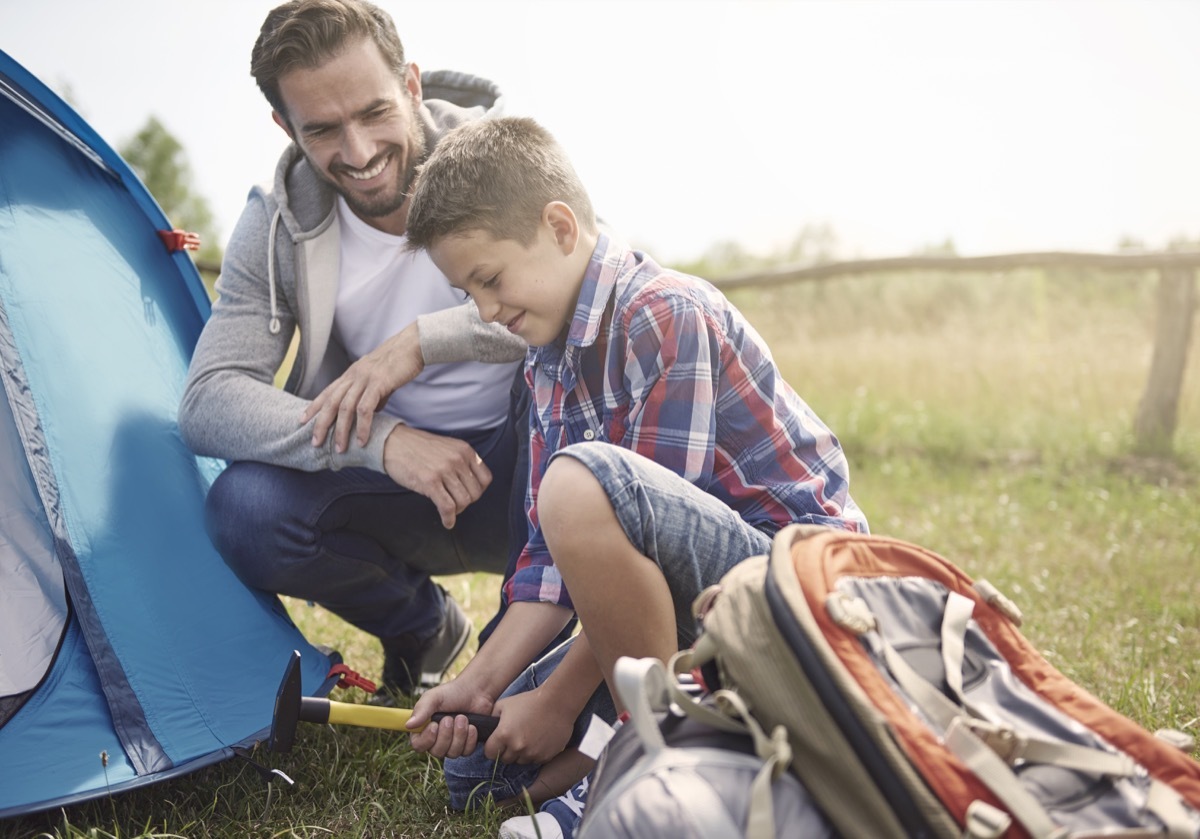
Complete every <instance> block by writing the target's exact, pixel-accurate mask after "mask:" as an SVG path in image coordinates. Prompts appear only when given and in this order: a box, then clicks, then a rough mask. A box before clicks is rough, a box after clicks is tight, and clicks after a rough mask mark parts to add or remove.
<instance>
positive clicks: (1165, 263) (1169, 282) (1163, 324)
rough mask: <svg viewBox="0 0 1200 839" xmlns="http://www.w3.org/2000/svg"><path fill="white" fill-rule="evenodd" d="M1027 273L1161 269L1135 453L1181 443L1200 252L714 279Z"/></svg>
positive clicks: (1048, 256)
mask: <svg viewBox="0 0 1200 839" xmlns="http://www.w3.org/2000/svg"><path fill="white" fill-rule="evenodd" d="M1021 268H1075V269H1080V268H1090V269H1098V270H1104V271H1144V270H1155V271H1157V272H1158V293H1157V295H1156V302H1155V329H1154V355H1153V357H1152V358H1151V360H1150V370H1149V372H1148V373H1147V376H1146V386H1145V389H1144V390H1143V392H1142V398H1141V400H1140V401H1139V402H1138V407H1137V414H1136V417H1135V419H1134V425H1133V434H1134V448H1135V450H1136V451H1138V452H1139V453H1141V454H1167V453H1169V452H1170V451H1171V450H1172V448H1173V446H1174V437H1175V428H1176V426H1177V424H1178V421H1179V399H1180V395H1181V393H1182V392H1183V380H1184V375H1185V373H1186V372H1187V358H1188V349H1189V344H1190V342H1191V334H1192V322H1193V320H1194V319H1195V318H1194V315H1195V311H1196V269H1197V268H1200V253H1184V252H1162V253H1137V254H1099V253H1072V252H1068V251H1048V252H1041V253H1008V254H996V255H993V256H901V257H891V258H887V259H858V260H851V261H847V262H830V263H826V264H824V265H805V266H791V267H789V266H782V267H777V268H772V269H769V270H760V271H749V272H745V273H742V274H733V275H729V276H726V277H720V278H717V279H715V280H713V284H714V285H716V286H717V287H718V288H720V289H722V290H725V291H730V290H733V289H742V288H771V287H777V286H782V285H787V284H790V283H796V282H804V281H812V280H826V279H832V278H834V277H850V276H862V275H866V274H895V273H899V272H903V271H946V272H967V271H970V272H981V271H996V272H998V271H1013V270H1017V269H1021Z"/></svg>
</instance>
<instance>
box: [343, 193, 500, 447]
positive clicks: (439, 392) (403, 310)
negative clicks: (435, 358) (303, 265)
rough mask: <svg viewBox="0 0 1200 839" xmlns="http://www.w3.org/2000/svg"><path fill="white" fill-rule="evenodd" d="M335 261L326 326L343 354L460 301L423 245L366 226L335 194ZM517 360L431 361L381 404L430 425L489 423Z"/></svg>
mask: <svg viewBox="0 0 1200 839" xmlns="http://www.w3.org/2000/svg"><path fill="white" fill-rule="evenodd" d="M338 221H339V222H340V224H341V251H342V252H341V266H340V274H339V278H338V292H337V309H336V311H335V313H334V318H333V328H334V333H335V335H336V337H337V338H338V340H339V341H341V344H342V346H343V347H345V348H346V352H348V353H349V354H350V358H351V360H357V359H358V358H360V357H362V356H364V355H366V354H367V353H369V352H370V351H371V350H373V349H374V348H375V347H377V346H379V344H381V343H382V342H383V341H385V340H387V339H388V338H390V337H392V336H393V335H395V334H396V333H397V332H399V331H400V330H402V329H403V328H404V327H406V326H408V325H409V324H410V323H412V322H413V321H414V320H416V319H417V315H422V314H426V313H428V312H436V311H440V310H442V309H448V308H451V307H453V306H460V305H462V304H463V303H464V302H466V299H467V298H466V295H465V294H464V293H463V292H461V291H459V290H458V289H456V288H454V287H453V286H451V285H450V283H448V282H447V281H446V278H445V276H443V274H442V272H440V271H439V270H438V269H437V266H435V265H434V264H433V261H432V260H431V259H430V258H429V254H427V253H426V252H425V251H416V252H414V251H409V250H406V249H405V247H404V246H405V242H406V241H407V240H406V238H405V237H404V236H393V235H391V234H390V233H384V232H383V231H381V230H376V229H375V228H374V227H371V226H370V225H368V224H367V223H366V222H364V221H363V220H362V219H360V218H359V217H358V216H356V215H354V212H353V211H352V210H351V209H350V208H349V207H348V206H347V205H346V202H345V201H344V200H343V199H342V198H340V197H339V198H338ZM518 364H520V362H512V363H508V364H484V363H482V362H478V361H471V362H466V363H463V364H432V365H430V366H428V367H426V368H425V369H424V370H423V371H422V372H421V374H420V375H419V376H417V377H416V378H415V379H413V380H412V381H411V382H409V383H408V384H407V385H405V386H404V387H402V388H400V389H399V390H397V391H396V392H395V393H393V394H392V397H391V398H390V399H389V400H388V402H387V405H386V406H385V407H384V408H383V410H384V411H386V412H387V413H389V414H391V415H392V416H396V417H399V418H400V419H401V420H403V421H404V422H405V423H406V424H408V425H411V426H414V427H416V428H424V429H427V430H430V431H462V430H467V429H485V428H495V427H496V426H498V425H500V424H501V423H503V422H504V419H505V416H506V414H507V412H508V400H509V391H510V389H511V387H512V382H513V375H514V372H515V370H516V368H517V365H518Z"/></svg>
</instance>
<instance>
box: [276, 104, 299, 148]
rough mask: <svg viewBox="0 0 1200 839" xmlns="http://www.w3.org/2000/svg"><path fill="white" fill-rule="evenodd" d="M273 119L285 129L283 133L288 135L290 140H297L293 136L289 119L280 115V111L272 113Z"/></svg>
mask: <svg viewBox="0 0 1200 839" xmlns="http://www.w3.org/2000/svg"><path fill="white" fill-rule="evenodd" d="M271 119H273V120H275V124H276V125H278V126H279V127H280V128H282V129H283V132H284V133H285V134H287V135H288V139H289V140H293V141H294V140H295V139H296V138H295V136H294V135H293V134H292V127H291V126H290V125H288V121H287V117H285V116H284V115H283V114H281V113H279V111H271Z"/></svg>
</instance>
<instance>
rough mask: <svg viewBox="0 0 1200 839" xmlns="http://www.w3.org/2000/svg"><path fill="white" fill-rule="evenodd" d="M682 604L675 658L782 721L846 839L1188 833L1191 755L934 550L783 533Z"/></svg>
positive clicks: (819, 799)
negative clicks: (688, 605)
mask: <svg viewBox="0 0 1200 839" xmlns="http://www.w3.org/2000/svg"><path fill="white" fill-rule="evenodd" d="M694 610H695V612H696V613H697V617H698V618H699V620H700V621H701V626H702V631H701V634H700V636H699V638H698V640H697V642H696V644H695V645H694V647H693V649H692V650H690V651H688V652H686V653H683V654H681V655H680V656H679V657H678V660H677V661H675V662H674V663H673V669H675V670H676V671H677V672H687V671H689V670H691V669H692V668H697V669H698V670H699V671H700V672H701V673H702V674H703V682H704V683H705V684H706V685H707V686H708V687H709V688H711V689H713V690H714V691H715V693H716V695H722V694H731V695H736V696H737V697H738V701H737V703H734V704H736V705H737V706H738V708H739V709H744V710H747V711H748V713H749V715H750V716H752V717H753V718H754V720H756V722H757V724H758V725H759V726H761V728H763V729H766V730H771V731H773V732H774V731H779V730H783V731H785V732H786V739H787V742H788V745H789V746H790V748H791V751H792V760H791V762H790V766H791V771H792V772H793V773H795V774H796V775H797V777H799V778H800V780H801V782H802V783H803V785H804V787H805V789H806V790H807V791H808V793H809V794H810V795H811V796H812V799H813V800H814V801H815V802H816V804H817V805H818V806H819V807H820V809H821V811H822V812H823V813H824V814H825V816H826V817H827V818H828V819H829V821H830V822H831V823H832V824H833V826H834V827H835V828H836V829H837V831H838V832H839V833H841V834H842V835H844V836H847V837H850V836H863V837H872V839H874V837H879V838H880V839H911V837H936V838H937V839H959V837H969V839H994V837H1001V836H1013V837H1037V839H1085V837H1086V839H1095V837H1122V839H1148V838H1149V837H1169V839H1196V837H1200V810H1198V808H1200V763H1197V762H1196V761H1195V760H1193V759H1192V758H1191V757H1190V756H1188V755H1187V754H1186V753H1185V752H1184V751H1183V750H1181V749H1180V748H1179V747H1178V745H1179V744H1178V743H1175V744H1172V742H1171V741H1170V738H1166V737H1162V736H1156V735H1154V734H1152V733H1151V732H1149V731H1147V730H1145V729H1144V728H1142V727H1141V726H1139V725H1138V724H1137V723H1136V722H1134V721H1132V720H1130V719H1128V718H1126V717H1124V716H1122V715H1121V714H1119V713H1117V712H1116V711H1114V710H1113V709H1111V708H1109V707H1107V706H1106V705H1104V704H1103V703H1101V702H1100V701H1099V700H1098V699H1096V698H1095V697H1093V696H1091V695H1090V694H1088V692H1087V691H1086V690H1084V689H1083V688H1082V687H1081V686H1079V685H1077V684H1075V683H1074V682H1072V681H1071V680H1070V679H1068V678H1067V677H1066V676H1064V675H1063V674H1062V673H1060V672H1059V671H1057V670H1056V669H1055V668H1054V667H1053V666H1052V665H1051V664H1050V663H1049V662H1048V661H1046V659H1045V658H1044V657H1043V656H1042V655H1041V654H1040V653H1039V652H1038V651H1037V650H1036V649H1035V648H1034V647H1033V646H1032V645H1031V644H1030V643H1029V642H1028V641H1027V640H1026V639H1025V638H1024V636H1022V635H1021V634H1020V632H1019V631H1018V629H1017V626H1018V625H1019V623H1020V619H1021V618H1020V613H1019V611H1018V610H1017V609H1016V607H1015V606H1014V604H1012V603H1011V602H1010V601H1009V600H1007V599H1006V598H1004V597H1003V596H1002V595H1000V594H999V592H997V591H996V590H995V588H994V587H992V586H990V585H989V584H987V583H986V582H985V581H982V580H981V581H978V582H976V581H972V580H970V579H969V578H968V577H967V576H966V575H965V574H964V573H963V572H962V571H961V570H960V569H958V568H956V567H955V566H954V565H952V564H951V563H949V562H947V561H946V560H945V559H943V558H942V557H940V556H937V555H936V554H934V553H932V552H931V551H928V550H926V549H924V548H921V547H919V546H916V545H912V544H909V543H906V542H903V541H900V540H896V539H889V538H887V537H882V536H874V535H863V534H854V533H845V532H841V531H832V530H829V529H820V528H804V527H800V526H794V527H791V528H786V529H784V530H783V531H781V532H780V533H779V534H778V535H777V536H776V538H775V540H774V544H773V546H772V552H771V555H770V556H769V557H767V556H764V557H752V558H749V559H747V560H745V561H743V562H741V563H739V564H738V565H737V566H735V567H734V568H733V569H731V570H730V571H729V573H727V574H726V575H725V577H724V578H723V579H722V581H721V583H720V585H719V586H718V587H715V588H714V589H713V590H710V591H708V592H706V593H704V594H702V595H701V596H700V597H699V598H698V599H697V602H696V604H695V606H694ZM731 707H732V706H731ZM718 710H721V708H720V706H718ZM735 710H736V709H735ZM734 715H736V716H744V715H745V714H744V713H743V712H742V710H736V713H735V714H734ZM1185 747H1186V746H1185ZM780 835H788V834H787V833H785V832H783V831H781V832H780ZM798 835H802V834H798Z"/></svg>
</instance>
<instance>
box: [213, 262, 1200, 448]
mask: <svg viewBox="0 0 1200 839" xmlns="http://www.w3.org/2000/svg"><path fill="white" fill-rule="evenodd" d="M196 267H197V268H198V269H199V270H201V271H203V272H205V273H207V274H211V275H213V276H215V275H216V274H217V273H219V271H220V266H219V265H216V264H213V263H211V262H206V261H197V263H196ZM1021 268H1076V269H1080V268H1090V269H1096V270H1102V271H1145V270H1154V271H1157V272H1158V275H1159V283H1158V294H1157V298H1156V304H1155V306H1156V312H1155V318H1156V321H1155V333H1154V334H1155V338H1154V355H1153V357H1152V359H1151V361H1150V370H1149V372H1148V374H1147V377H1146V387H1145V390H1144V391H1143V393H1142V398H1141V400H1140V401H1139V403H1138V408H1137V415H1136V418H1135V421H1134V429H1133V430H1134V441H1135V442H1134V445H1135V448H1136V449H1137V451H1139V452H1141V453H1143V454H1164V453H1168V452H1170V451H1171V449H1172V447H1173V438H1174V436H1175V428H1176V426H1177V424H1178V419H1179V398H1180V394H1181V393H1182V391H1183V380H1184V374H1185V373H1186V368H1187V357H1188V348H1189V344H1190V342H1191V333H1192V321H1193V320H1194V313H1195V310H1196V270H1197V269H1198V268H1200V253H1186V252H1170V251H1168V252H1160V253H1130V254H1100V253H1075V252H1071V251H1043V252H1034V253H1007V254H994V255H990V256H899V257H888V258H884V259H856V260H848V261H845V262H829V263H825V264H823V265H803V266H786V265H785V266H780V267H775V268H771V269H764V270H757V271H747V272H744V273H739V274H731V275H728V276H725V277H718V278H715V279H713V281H712V282H713V285H715V286H717V287H718V288H720V289H722V290H724V291H730V290H733V289H742V288H769V287H774V286H782V285H787V284H789V283H796V282H805V281H812V280H827V279H833V278H835V277H850V276H863V275H866V274H895V273H900V272H904V271H944V272H957V273H962V272H999V271H1014V270H1018V269H1021Z"/></svg>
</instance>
